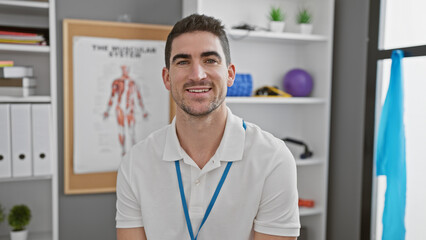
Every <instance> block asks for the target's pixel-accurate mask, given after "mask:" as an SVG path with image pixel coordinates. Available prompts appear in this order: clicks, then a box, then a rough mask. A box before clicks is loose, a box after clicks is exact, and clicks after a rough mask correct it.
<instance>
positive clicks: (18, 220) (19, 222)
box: [8, 205, 31, 231]
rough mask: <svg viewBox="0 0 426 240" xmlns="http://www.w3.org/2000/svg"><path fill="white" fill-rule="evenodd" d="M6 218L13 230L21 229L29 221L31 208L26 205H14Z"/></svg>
mask: <svg viewBox="0 0 426 240" xmlns="http://www.w3.org/2000/svg"><path fill="white" fill-rule="evenodd" d="M8 220H9V225H10V226H11V227H12V228H13V231H22V230H24V229H25V226H27V225H28V224H29V223H30V220H31V210H30V209H29V208H28V207H27V206H26V205H15V206H13V208H12V210H10V213H9V217H8Z"/></svg>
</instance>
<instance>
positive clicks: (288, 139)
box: [281, 138, 314, 159]
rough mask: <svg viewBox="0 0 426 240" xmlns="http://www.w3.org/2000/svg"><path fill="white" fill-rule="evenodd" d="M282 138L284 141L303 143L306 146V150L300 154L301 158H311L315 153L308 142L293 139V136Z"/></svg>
mask: <svg viewBox="0 0 426 240" xmlns="http://www.w3.org/2000/svg"><path fill="white" fill-rule="evenodd" d="M281 140H283V141H284V142H289V143H294V144H297V145H301V146H303V147H305V151H304V152H303V153H302V154H301V155H300V158H301V159H306V158H310V157H312V155H313V154H314V153H313V152H312V151H310V150H309V148H308V145H306V143H304V142H302V141H300V140H296V139H293V138H283V139H281Z"/></svg>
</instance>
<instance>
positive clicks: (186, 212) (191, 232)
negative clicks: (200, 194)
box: [175, 161, 232, 240]
mask: <svg viewBox="0 0 426 240" xmlns="http://www.w3.org/2000/svg"><path fill="white" fill-rule="evenodd" d="M231 165H232V162H228V164H226V168H225V170H224V171H223V174H222V178H221V179H220V181H219V184H218V185H217V187H216V191H215V192H214V194H213V197H212V199H211V200H210V203H209V206H208V207H207V210H206V213H205V214H204V217H203V221H201V225H200V227H199V228H198V231H197V235H196V236H195V238H194V233H193V231H192V224H191V219H190V218H189V212H188V205H187V204H186V199H185V192H184V189H183V183H182V176H181V172H180V165H179V161H175V166H176V173H177V176H178V181H179V191H180V198H181V200H182V207H183V211H184V212H185V218H186V225H187V227H188V232H189V235H190V236H191V240H196V239H197V237H198V233H199V232H200V230H201V227H202V226H203V225H204V223H205V222H206V220H207V217H208V216H209V214H210V212H211V210H212V208H213V205H214V203H215V202H216V199H217V196H218V195H219V192H220V189H221V188H222V185H223V183H224V182H225V179H226V176H227V175H228V172H229V169H230V168H231Z"/></svg>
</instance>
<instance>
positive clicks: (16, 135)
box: [10, 104, 32, 177]
mask: <svg viewBox="0 0 426 240" xmlns="http://www.w3.org/2000/svg"><path fill="white" fill-rule="evenodd" d="M10 116H11V118H10V119H11V126H12V128H11V135H12V177H29V176H31V175H32V156H31V155H32V152H31V105H30V104H11V106H10Z"/></svg>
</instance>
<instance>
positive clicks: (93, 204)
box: [56, 0, 182, 240]
mask: <svg viewBox="0 0 426 240" xmlns="http://www.w3.org/2000/svg"><path fill="white" fill-rule="evenodd" d="M181 12H182V3H181V1H177V0H144V1H142V0H120V1H114V0H72V1H70V0H56V14H57V15H56V20H57V21H56V25H57V35H58V36H57V43H58V44H57V45H58V55H57V58H58V98H59V103H58V105H59V111H58V115H59V129H60V130H59V159H60V161H59V179H60V181H59V193H60V196H59V239H61V240H76V239H78V240H86V239H87V240H97V239H99V240H112V239H116V237H115V220H114V218H115V194H112V193H111V194H95V195H64V194H63V193H64V188H63V185H64V183H63V178H64V174H63V161H62V159H63V137H64V136H63V132H62V130H61V129H63V108H62V106H63V99H62V96H63V91H62V88H63V80H62V79H63V69H62V59H63V56H62V20H63V19H64V18H75V19H93V20H105V21H116V20H117V18H118V16H120V15H122V14H128V15H130V17H131V19H132V22H138V23H150V24H166V25H172V24H174V23H175V22H176V20H178V19H180V17H181ZM158 74H161V70H159V72H158Z"/></svg>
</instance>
